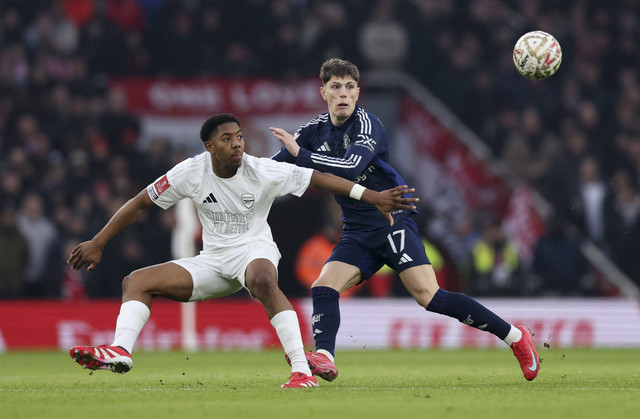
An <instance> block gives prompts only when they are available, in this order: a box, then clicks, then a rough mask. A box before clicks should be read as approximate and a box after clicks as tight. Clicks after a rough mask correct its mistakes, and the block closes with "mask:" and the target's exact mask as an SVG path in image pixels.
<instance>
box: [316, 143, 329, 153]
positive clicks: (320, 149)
mask: <svg viewBox="0 0 640 419" xmlns="http://www.w3.org/2000/svg"><path fill="white" fill-rule="evenodd" d="M316 151H331V147H329V144H328V143H327V142H326V141H325V142H324V144H322V145H321V146H320V147H318V149H317V150H316Z"/></svg>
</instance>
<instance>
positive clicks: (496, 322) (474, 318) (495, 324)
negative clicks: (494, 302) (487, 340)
mask: <svg viewBox="0 0 640 419" xmlns="http://www.w3.org/2000/svg"><path fill="white" fill-rule="evenodd" d="M427 310H429V311H432V312H434V313H438V314H444V315H445V316H449V317H453V318H456V319H458V321H459V322H460V323H464V324H466V325H469V326H471V327H475V328H476V329H480V330H485V331H487V332H490V333H493V334H494V335H496V336H497V337H499V338H500V339H504V338H506V337H507V334H508V333H509V330H511V325H510V324H509V323H507V322H505V321H504V320H502V319H501V318H500V317H499V316H498V315H496V314H495V313H494V312H492V311H491V310H489V309H488V308H486V307H485V306H483V305H482V304H480V303H479V302H477V301H476V300H474V299H473V298H471V297H469V296H468V295H465V294H461V293H459V292H448V291H445V290H443V289H439V290H438V292H436V294H435V295H434V296H433V299H432V300H431V302H430V303H429V305H428V306H427Z"/></svg>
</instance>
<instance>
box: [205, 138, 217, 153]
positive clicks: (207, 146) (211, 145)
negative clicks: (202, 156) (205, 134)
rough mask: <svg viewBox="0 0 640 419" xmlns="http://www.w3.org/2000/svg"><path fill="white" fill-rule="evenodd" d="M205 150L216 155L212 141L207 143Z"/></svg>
mask: <svg viewBox="0 0 640 419" xmlns="http://www.w3.org/2000/svg"><path fill="white" fill-rule="evenodd" d="M204 148H206V149H207V151H208V152H209V153H212V154H215V151H216V148H215V147H214V146H213V141H211V140H207V141H205V142H204Z"/></svg>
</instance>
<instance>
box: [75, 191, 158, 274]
mask: <svg viewBox="0 0 640 419" xmlns="http://www.w3.org/2000/svg"><path fill="white" fill-rule="evenodd" d="M152 205H153V201H151V198H149V194H148V193H147V190H146V189H143V190H142V191H140V193H139V194H138V195H136V196H135V197H133V198H131V199H130V200H129V201H127V202H126V203H125V204H124V205H123V206H121V207H120V209H118V211H116V213H115V214H113V217H111V219H110V220H109V222H108V223H107V224H106V225H105V226H104V227H103V228H102V230H100V232H99V233H98V234H96V235H95V236H94V237H93V238H92V239H91V240H89V241H86V242H82V243H80V244H79V245H77V246H76V247H75V248H74V249H73V250H72V251H71V255H70V256H69V259H67V263H68V264H70V265H71V268H72V269H75V270H78V269H80V268H82V267H83V266H84V265H86V264H87V263H89V267H88V268H87V270H89V271H91V270H93V269H94V268H95V267H96V266H98V264H99V263H100V259H101V258H102V249H104V247H105V246H106V245H107V242H109V240H111V239H112V238H113V237H114V236H115V235H116V234H118V233H119V232H120V231H122V230H124V229H125V228H126V227H127V226H129V225H131V224H132V223H133V222H134V221H136V220H137V219H138V218H140V216H141V215H142V214H144V213H145V212H146V211H147V210H148V209H149V208H151V206H152Z"/></svg>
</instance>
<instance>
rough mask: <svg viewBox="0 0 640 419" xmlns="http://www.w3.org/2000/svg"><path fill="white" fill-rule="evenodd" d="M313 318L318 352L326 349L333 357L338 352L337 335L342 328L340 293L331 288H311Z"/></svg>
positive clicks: (314, 336) (312, 326) (312, 325)
mask: <svg viewBox="0 0 640 419" xmlns="http://www.w3.org/2000/svg"><path fill="white" fill-rule="evenodd" d="M311 297H312V298H313V316H312V317H311V330H312V331H313V339H314V340H315V341H316V350H318V349H324V350H326V351H329V352H330V353H331V355H335V351H336V335H337V334H338V329H339V328H340V305H339V303H338V299H339V298H340V293H339V292H338V291H336V290H334V289H333V288H329V287H313V288H311Z"/></svg>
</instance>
